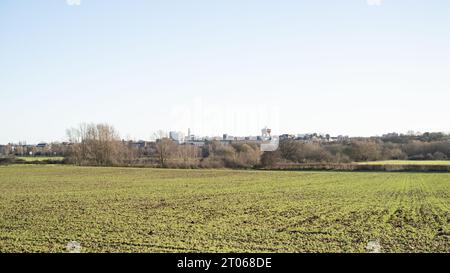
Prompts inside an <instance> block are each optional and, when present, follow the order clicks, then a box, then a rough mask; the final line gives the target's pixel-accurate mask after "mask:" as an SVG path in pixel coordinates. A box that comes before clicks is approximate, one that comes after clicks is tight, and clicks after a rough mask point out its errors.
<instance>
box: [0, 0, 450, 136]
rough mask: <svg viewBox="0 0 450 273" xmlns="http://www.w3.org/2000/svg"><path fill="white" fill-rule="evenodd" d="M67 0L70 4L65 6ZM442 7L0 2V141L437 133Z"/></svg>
mask: <svg viewBox="0 0 450 273" xmlns="http://www.w3.org/2000/svg"><path fill="white" fill-rule="evenodd" d="M72 1H76V0H72ZM449 14H450V1H448V0H384V1H382V4H381V5H369V4H368V1H367V0H341V1H336V0H314V1H313V0H308V1H304V0H289V1H288V0H277V1H274V0H220V1H219V0H177V1H175V0H160V1H156V0H127V1H125V0H81V5H68V4H67V3H66V0H39V1H36V0H1V1H0V99H1V106H0V109H1V113H0V126H1V127H0V128H1V129H0V143H6V142H12V141H20V140H26V141H27V142H28V143H35V142H39V141H53V140H64V138H65V130H66V129H67V128H69V127H72V126H76V125H77V124H79V123H81V122H108V123H110V124H112V125H114V126H115V127H116V128H117V129H118V130H119V131H120V133H121V134H122V136H123V137H129V138H134V139H148V138H149V137H150V136H151V135H152V132H154V131H156V130H159V129H163V130H167V131H169V130H182V131H187V128H188V127H191V128H192V131H193V132H194V133H196V134H199V135H202V134H209V135H221V134H222V133H229V134H231V135H256V134H258V133H259V131H258V129H259V128H261V127H262V126H264V125H268V126H270V127H274V130H275V132H276V133H284V132H288V133H309V132H324V133H331V134H333V135H335V134H348V135H375V134H382V133H386V132H392V131H399V132H407V131H408V130H415V131H422V132H423V131H450V123H449V121H448V118H449V117H450V106H449V102H450V16H449Z"/></svg>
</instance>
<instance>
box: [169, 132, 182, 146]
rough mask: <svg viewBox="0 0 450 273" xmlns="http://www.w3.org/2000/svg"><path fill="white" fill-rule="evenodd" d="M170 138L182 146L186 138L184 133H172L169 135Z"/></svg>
mask: <svg viewBox="0 0 450 273" xmlns="http://www.w3.org/2000/svg"><path fill="white" fill-rule="evenodd" d="M169 138H170V139H171V140H173V141H175V142H176V143H178V144H180V143H183V142H184V136H183V133H182V132H175V131H172V132H170V133H169Z"/></svg>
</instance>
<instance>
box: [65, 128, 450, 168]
mask: <svg viewBox="0 0 450 273" xmlns="http://www.w3.org/2000/svg"><path fill="white" fill-rule="evenodd" d="M67 134H68V137H69V140H70V143H71V144H70V148H69V151H68V152H67V156H66V160H67V162H68V163H72V164H77V165H98V166H155V167H164V168H255V167H256V168H257V167H274V166H276V165H277V164H283V163H296V164H301V163H303V164H309V163H333V164H345V163H352V162H364V161H377V160H446V159H449V158H450V137H449V136H448V135H445V134H440V133H436V134H430V133H426V134H422V135H418V136H410V135H408V136H406V135H397V134H390V135H388V136H383V137H371V138H349V139H347V140H345V141H339V142H328V141H321V142H305V141H300V140H295V139H285V140H282V141H281V142H280V146H279V149H278V150H277V151H275V152H261V151H260V148H259V146H258V145H257V144H255V143H245V142H239V143H231V144H223V143H221V142H219V141H207V142H206V143H205V145H204V146H201V147H199V146H193V145H186V144H177V143H176V142H174V141H172V140H171V139H169V138H168V137H167V136H166V135H164V134H163V133H158V134H157V135H156V138H157V139H156V141H155V142H152V143H148V145H146V146H145V147H135V146H133V145H130V142H128V141H124V140H122V139H120V137H119V134H118V132H117V131H116V130H115V129H114V128H113V127H112V126H110V125H107V124H83V125H81V126H79V127H78V128H72V129H70V130H68V133H67Z"/></svg>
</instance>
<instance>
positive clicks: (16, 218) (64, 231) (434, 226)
mask: <svg viewBox="0 0 450 273" xmlns="http://www.w3.org/2000/svg"><path fill="white" fill-rule="evenodd" d="M449 235H450V174H448V173H374V172H370V173H360V172H354V173H352V172H293V171H291V172H288V171H286V172H283V171H274V172H269V171H232V170H163V169H134V168H90V167H74V166H61V165H12V166H4V167H0V252H65V251H66V245H67V243H68V242H69V241H77V242H79V243H80V244H81V246H82V251H83V252H367V251H372V250H373V249H372V250H370V249H367V246H368V244H369V243H371V244H372V245H373V244H376V245H378V246H379V247H380V248H381V249H380V250H381V251H382V252H450V242H449Z"/></svg>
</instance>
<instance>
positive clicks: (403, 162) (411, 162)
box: [358, 160, 450, 166]
mask: <svg viewBox="0 0 450 273" xmlns="http://www.w3.org/2000/svg"><path fill="white" fill-rule="evenodd" d="M358 164H360V165H425V166H429V165H442V166H447V165H450V160H386V161H370V162H359V163H358Z"/></svg>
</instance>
